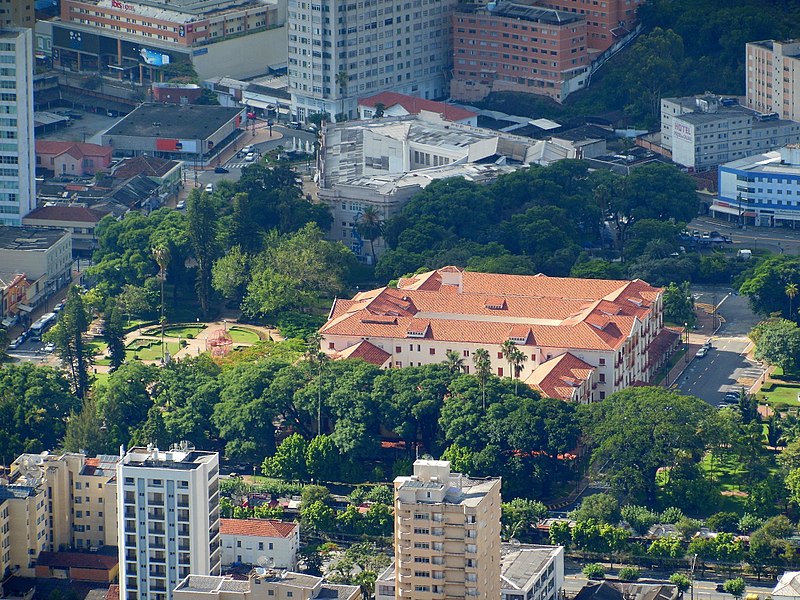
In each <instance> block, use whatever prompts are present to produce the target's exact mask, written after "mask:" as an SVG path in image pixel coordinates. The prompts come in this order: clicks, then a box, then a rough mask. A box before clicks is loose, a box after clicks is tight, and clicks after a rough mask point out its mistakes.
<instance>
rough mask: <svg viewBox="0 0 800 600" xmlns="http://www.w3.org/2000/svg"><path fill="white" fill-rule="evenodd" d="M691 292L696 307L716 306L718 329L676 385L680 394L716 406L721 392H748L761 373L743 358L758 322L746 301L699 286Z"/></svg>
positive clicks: (756, 366) (757, 366)
mask: <svg viewBox="0 0 800 600" xmlns="http://www.w3.org/2000/svg"><path fill="white" fill-rule="evenodd" d="M693 292H694V295H695V302H697V303H703V304H712V305H713V304H714V303H715V302H716V303H717V311H718V313H719V315H720V316H721V320H722V325H721V326H720V328H719V330H718V331H717V333H716V334H715V335H713V336H712V335H711V332H708V337H711V339H712V344H713V348H712V350H711V351H710V352H709V353H708V355H707V356H705V357H703V358H694V359H692V361H691V363H690V364H689V366H688V367H687V368H686V370H685V371H684V372H683V374H682V375H681V376H680V377H679V378H678V382H677V385H678V388H679V389H680V390H681V391H682V392H684V393H686V394H691V395H692V396H697V397H698V398H701V399H702V400H705V401H706V402H708V403H709V404H711V405H713V406H719V405H720V404H721V401H722V398H723V395H724V394H725V392H728V391H738V390H739V389H740V388H741V387H742V386H745V387H746V388H748V389H749V388H750V387H751V386H752V385H753V384H754V383H755V382H756V380H758V379H759V378H760V377H761V376H762V375H763V373H764V369H763V368H761V367H760V366H759V365H758V364H756V363H753V362H751V361H749V360H748V359H747V358H746V356H745V353H746V352H747V349H748V347H749V345H750V340H749V339H748V338H747V333H748V332H749V331H750V329H752V327H753V326H754V325H755V324H756V323H757V322H758V321H759V318H758V317H757V316H756V315H754V314H753V313H752V311H751V310H750V307H749V305H748V303H747V298H743V297H741V296H738V295H737V296H734V295H732V294H731V293H730V290H726V289H724V288H715V287H705V286H700V287H697V288H693Z"/></svg>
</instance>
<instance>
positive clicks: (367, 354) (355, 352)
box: [334, 340, 392, 367]
mask: <svg viewBox="0 0 800 600" xmlns="http://www.w3.org/2000/svg"><path fill="white" fill-rule="evenodd" d="M391 356H392V355H391V354H389V353H388V352H386V351H385V350H382V349H380V348H378V347H377V346H375V345H374V344H370V343H369V342H368V341H366V340H363V341H361V342H358V343H357V344H353V345H352V346H350V347H349V348H345V349H344V350H342V351H341V352H337V353H336V355H335V356H334V360H341V359H345V358H360V359H361V360H365V361H366V362H368V363H372V364H373V365H377V366H379V367H382V366H383V365H385V364H386V361H387V360H389V358H391Z"/></svg>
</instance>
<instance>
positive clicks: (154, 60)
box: [139, 48, 169, 67]
mask: <svg viewBox="0 0 800 600" xmlns="http://www.w3.org/2000/svg"><path fill="white" fill-rule="evenodd" d="M139 54H140V55H141V57H142V60H144V62H146V63H147V64H148V65H151V66H153V67H163V66H164V65H168V64H169V54H164V53H163V52H159V51H158V50H149V49H148V48H142V49H141V50H140V51H139Z"/></svg>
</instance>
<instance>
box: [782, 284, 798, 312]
mask: <svg viewBox="0 0 800 600" xmlns="http://www.w3.org/2000/svg"><path fill="white" fill-rule="evenodd" d="M784 291H785V292H786V297H787V298H789V318H790V319H792V320H794V313H792V300H794V298H795V296H797V284H796V283H787V284H786V289H785V290H784Z"/></svg>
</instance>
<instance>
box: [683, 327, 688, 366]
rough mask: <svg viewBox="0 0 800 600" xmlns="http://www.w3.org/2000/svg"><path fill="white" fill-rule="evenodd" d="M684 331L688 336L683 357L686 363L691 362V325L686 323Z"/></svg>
mask: <svg viewBox="0 0 800 600" xmlns="http://www.w3.org/2000/svg"><path fill="white" fill-rule="evenodd" d="M683 331H684V333H685V334H686V345H685V346H684V352H683V356H684V357H685V359H686V362H687V363H688V362H689V323H688V322H685V323H684V324H683Z"/></svg>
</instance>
